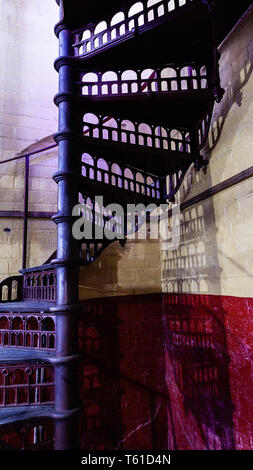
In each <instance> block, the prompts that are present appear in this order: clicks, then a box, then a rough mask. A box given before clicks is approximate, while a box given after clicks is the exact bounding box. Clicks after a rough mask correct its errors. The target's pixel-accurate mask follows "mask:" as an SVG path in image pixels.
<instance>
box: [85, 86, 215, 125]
mask: <svg viewBox="0 0 253 470" xmlns="http://www.w3.org/2000/svg"><path fill="white" fill-rule="evenodd" d="M192 80H194V77H192ZM143 81H145V80H143ZM213 100H214V98H213V91H212V90H211V89H208V88H204V89H199V90H181V91H177V92H176V91H173V92H155V91H153V92H148V93H132V94H128V95H126V96H124V95H116V94H115V95H107V94H105V95H102V96H96V95H91V96H85V95H83V96H82V97H80V101H81V103H82V105H83V109H84V110H85V111H86V110H87V109H88V110H89V112H94V113H97V114H101V113H102V114H103V115H108V116H117V117H121V118H122V119H129V120H131V121H133V122H135V121H139V122H145V123H147V124H149V125H150V124H153V125H155V126H165V127H167V126H169V127H172V128H175V127H176V128H178V127H182V128H187V129H188V128H191V127H193V126H194V123H196V121H198V120H200V119H201V118H202V116H203V114H205V113H206V112H207V109H208V106H209V105H210V102H212V101H213Z"/></svg>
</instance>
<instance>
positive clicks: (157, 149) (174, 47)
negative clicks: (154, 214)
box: [0, 0, 238, 449]
mask: <svg viewBox="0 0 253 470" xmlns="http://www.w3.org/2000/svg"><path fill="white" fill-rule="evenodd" d="M57 3H60V11H61V12H60V22H59V23H58V25H57V26H56V28H55V32H56V35H57V36H58V37H59V41H60V57H59V58H58V59H57V60H56V63H55V67H56V69H57V71H58V72H59V76H60V87H59V93H58V94H57V95H56V97H55V103H56V104H57V106H58V107H59V132H58V133H57V134H56V135H55V140H56V142H57V143H58V146H59V171H58V172H57V173H56V174H55V175H54V179H55V181H56V182H57V184H58V187H59V198H58V199H59V207H58V213H57V215H56V216H55V217H54V221H55V223H56V224H57V228H58V250H57V252H55V253H54V254H53V256H52V257H51V258H50V259H49V260H48V261H47V262H46V264H44V265H41V266H39V267H34V268H29V269H26V270H23V271H21V275H20V276H16V277H12V278H9V279H6V280H5V281H3V282H2V283H1V284H0V297H1V300H2V302H1V304H0V363H1V364H0V442H1V446H2V448H9V449H12V448H20V449H41V448H56V449H71V448H75V447H76V445H77V444H76V443H77V441H78V440H77V434H78V420H79V414H80V412H81V407H80V400H79V397H78V361H79V360H80V354H79V351H78V344H77V343H78V319H79V313H80V305H79V304H78V292H77V287H78V266H80V265H86V264H90V263H92V262H93V261H94V260H95V259H96V258H97V257H98V256H99V255H100V254H101V253H102V252H103V250H104V249H105V248H106V247H107V246H108V245H109V244H110V243H112V242H113V241H114V240H106V239H105V238H104V239H102V240H96V239H95V237H94V229H95V226H96V225H100V227H102V228H104V227H107V229H108V230H109V231H111V232H112V233H113V232H115V223H114V224H112V225H111V226H110V222H111V219H112V214H108V213H106V210H105V207H104V206H100V207H97V206H96V205H95V199H94V198H95V196H96V195H102V196H103V198H104V205H105V204H110V203H112V202H114V203H118V204H121V205H122V206H123V207H124V209H125V210H126V206H127V204H128V203H130V202H131V203H134V204H137V203H143V204H145V205H148V204H150V203H155V204H157V205H159V204H161V203H168V202H169V201H172V202H173V200H174V196H175V194H176V193H177V191H178V190H179V188H180V186H181V184H182V182H183V179H184V176H185V174H186V172H187V171H188V169H189V168H190V166H191V165H195V168H196V170H199V169H200V168H201V167H202V166H203V165H206V162H205V161H204V160H203V158H202V156H201V154H200V151H201V149H202V148H203V146H204V144H205V141H206V139H207V136H208V131H209V126H210V121H211V117H212V110H213V106H214V102H215V100H216V101H220V100H221V99H222V96H223V90H222V89H221V87H220V81H219V70H218V53H217V41H219V40H220V39H221V38H222V35H224V34H225V33H226V28H225V25H224V24H223V26H222V28H220V30H219V29H218V32H217V29H216V25H217V24H216V23H217V17H218V14H219V10H218V7H217V6H215V2H213V1H207V0H202V1H201V0H169V1H168V0H166V1H165V0H157V1H150V0H149V1H147V0H145V1H144V2H137V3H136V2H133V0H122V1H118V0H117V1H116V0H115V1H114V0H111V1H107V2H98V1H97V0H93V2H84V1H83V0H82V1H81V0H72V1H71V2H69V1H68V0H62V1H61V2H60V0H58V1H57ZM216 3H217V4H221V3H222V4H224V3H226V2H216ZM227 4H228V2H227V3H226V5H227ZM218 6H219V5H218ZM233 9H234V10H233ZM232 10H233V15H232V14H231V11H232ZM228 16H229V18H230V24H227V23H226V25H227V27H231V26H232V24H233V23H234V22H235V20H236V19H237V18H238V6H237V7H235V6H232V5H231V4H230V14H229V15H228ZM232 17H233V18H232ZM84 25H85V26H84ZM215 34H217V37H216V36H215ZM78 202H79V203H82V204H86V205H87V207H88V212H87V214H85V213H83V214H82V215H83V217H84V218H85V217H87V219H86V220H87V221H88V220H90V222H91V226H92V233H91V236H90V238H88V239H86V240H79V241H76V240H74V239H73V237H72V225H73V222H74V221H75V220H76V218H75V217H73V216H72V209H73V207H74V205H75V204H77V203H78ZM84 212H85V211H84ZM89 217H91V219H89ZM119 226H120V224H119ZM131 229H132V231H134V230H137V229H138V226H133V227H132V228H131ZM121 235H122V236H121V237H119V238H121V239H120V242H121V243H122V245H124V238H125V236H126V233H125V232H124V230H123V232H121ZM84 320H85V319H84ZM90 321H91V320H90V318H89V322H90ZM96 321H97V320H94V325H95V326H97V324H96ZM89 324H90V323H89ZM83 364H84V367H85V352H84V363H83ZM91 392H92V391H89V394H88V395H87V396H85V394H84V397H83V399H84V400H86V399H87V401H89V400H90V401H91V402H92V399H93V401H94V394H92V393H91ZM94 393H95V392H94ZM96 393H97V392H96ZM96 393H95V395H96ZM119 393H120V392H119ZM82 396H83V395H82ZM99 396H100V395H99V394H98V397H99ZM85 397H86V398H85ZM84 409H86V403H84ZM99 419H100V418H99V416H97V415H96V411H95V412H94V413H93V415H91V416H89V417H86V424H87V420H88V421H89V426H90V427H89V426H88V427H87V426H86V428H85V430H83V429H82V430H81V431H80V432H85V433H87V434H89V433H90V432H91V429H92V426H91V425H92V423H93V424H94V426H95V428H96V427H97V423H98V420H99ZM84 421H85V417H84ZM87 442H88V441H87ZM100 444H101V443H100ZM87 445H88V444H87ZM110 445H111V446H112V447H113V444H112V443H111V444H110ZM97 448H101V447H99V444H98V447H97Z"/></svg>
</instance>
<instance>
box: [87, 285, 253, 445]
mask: <svg viewBox="0 0 253 470" xmlns="http://www.w3.org/2000/svg"><path fill="white" fill-rule="evenodd" d="M252 310H253V299H243V298H241V299H239V298H235V297H221V296H201V295H176V294H171V295H170V294H168V295H160V294H155V295H142V296H129V297H115V298H109V299H108V298H107V299H99V300H92V301H87V302H85V303H84V312H83V320H82V324H81V327H80V335H81V341H80V345H81V348H82V349H83V350H86V347H87V346H88V349H89V357H88V359H87V357H86V363H83V364H82V372H81V374H80V375H81V377H83V375H84V372H83V368H84V370H86V371H87V370H88V369H89V368H91V364H94V363H96V364H97V368H98V370H99V375H100V379H99V380H100V382H99V384H98V382H97V385H96V386H95V388H96V394H94V389H93V390H92V387H91V389H90V390H89V384H88V387H87V380H86V386H85V388H86V390H85V391H84V386H83V383H82V384H81V389H82V394H83V400H84V403H85V406H86V408H87V406H88V408H89V404H93V409H94V402H96V404H97V405H99V407H97V412H98V411H99V414H100V418H99V419H98V422H97V428H96V429H94V427H92V425H90V430H89V433H88V436H87V432H86V437H85V438H83V443H82V444H83V447H86V448H87V446H88V447H90V448H116V449H118V448H123V449H155V448H158V449H166V448H169V449H174V448H176V449H232V448H236V449H252V448H253V444H252V435H253V433H252V425H251V423H252V417H253V410H252V405H251V399H250V397H251V389H252V375H251V367H252V347H251V342H250V337H251V331H252V325H251V323H252ZM91 326H93V327H94V326H95V329H96V330H97V332H99V334H98V335H97V336H98V337H99V340H97V343H96V344H97V346H96V347H95V349H96V348H97V349H96V351H94V347H93V350H92V347H91V343H90V342H89V341H90V340H89V338H88V340H87V338H86V333H85V332H87V331H88V336H89V335H92V334H93V336H94V334H95V333H94V331H93V333H91V329H90V327H91ZM87 327H89V329H88V330H87ZM95 336H96V334H95ZM93 343H94V339H93ZM98 345H99V346H98ZM87 368H88V369H87ZM86 375H87V372H86ZM101 390H103V391H102V392H101ZM89 412H90V411H88V413H89ZM91 412H92V411H91ZM93 421H94V419H93ZM85 422H87V420H86V417H85V413H84V416H83V424H82V426H81V433H82V435H83V436H84V432H82V429H84V426H85V425H84V423H85ZM86 431H87V429H86Z"/></svg>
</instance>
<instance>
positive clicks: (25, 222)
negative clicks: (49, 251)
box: [22, 156, 30, 269]
mask: <svg viewBox="0 0 253 470" xmlns="http://www.w3.org/2000/svg"><path fill="white" fill-rule="evenodd" d="M29 163H30V160H29V156H27V157H25V182H24V216H23V253H22V269H26V258H27V226H28V205H29Z"/></svg>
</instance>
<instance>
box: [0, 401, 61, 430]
mask: <svg viewBox="0 0 253 470" xmlns="http://www.w3.org/2000/svg"><path fill="white" fill-rule="evenodd" d="M53 415H54V405H38V406H31V405H29V406H16V407H11V406H8V407H6V408H1V409H0V426H1V431H3V430H4V427H5V426H6V427H7V426H9V425H11V424H15V425H18V423H23V422H28V421H33V422H36V421H41V420H42V419H43V420H44V419H50V418H52V417H53Z"/></svg>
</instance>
